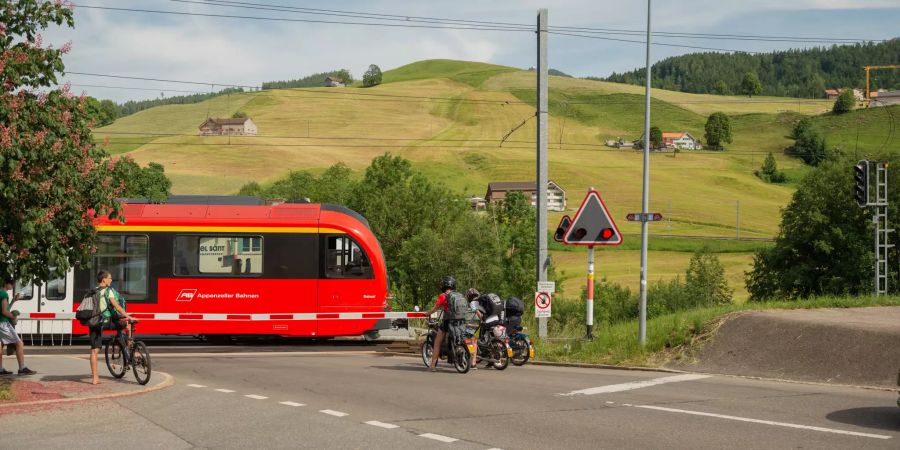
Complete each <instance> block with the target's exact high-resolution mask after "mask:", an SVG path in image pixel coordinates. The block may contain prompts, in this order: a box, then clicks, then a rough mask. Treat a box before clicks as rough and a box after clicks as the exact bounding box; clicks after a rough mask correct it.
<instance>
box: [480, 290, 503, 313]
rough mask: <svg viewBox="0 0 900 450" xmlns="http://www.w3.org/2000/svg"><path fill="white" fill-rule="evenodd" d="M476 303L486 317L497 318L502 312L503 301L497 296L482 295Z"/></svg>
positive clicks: (492, 294) (491, 294) (490, 294)
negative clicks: (478, 303) (479, 305)
mask: <svg viewBox="0 0 900 450" xmlns="http://www.w3.org/2000/svg"><path fill="white" fill-rule="evenodd" d="M478 301H479V302H480V303H481V307H482V308H484V310H485V312H486V315H487V316H499V315H500V312H501V311H503V300H500V297H499V296H497V294H494V293H488V294H484V295H482V296H481V297H480V298H479V299H478Z"/></svg>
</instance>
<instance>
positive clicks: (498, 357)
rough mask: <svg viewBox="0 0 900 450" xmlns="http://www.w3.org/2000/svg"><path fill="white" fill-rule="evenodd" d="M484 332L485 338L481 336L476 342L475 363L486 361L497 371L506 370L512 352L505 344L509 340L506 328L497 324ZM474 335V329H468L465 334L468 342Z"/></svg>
mask: <svg viewBox="0 0 900 450" xmlns="http://www.w3.org/2000/svg"><path fill="white" fill-rule="evenodd" d="M484 332H485V334H487V336H482V337H481V339H478V341H477V347H478V353H477V355H476V356H475V358H476V362H475V363H476V364H478V363H479V362H481V361H487V362H488V363H489V364H490V365H491V366H493V367H494V368H495V369H497V370H503V369H506V368H507V367H509V360H510V358H511V357H512V356H513V351H512V349H511V348H510V347H509V344H508V343H507V341H508V340H509V339H508V338H507V336H506V327H505V326H503V325H501V324H499V323H498V324H497V325H494V326H492V327H490V328H487V329H485V331H484ZM474 335H475V330H474V329H470V331H468V332H467V337H469V339H470V340H472V339H473V337H474Z"/></svg>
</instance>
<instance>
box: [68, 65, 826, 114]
mask: <svg viewBox="0 0 900 450" xmlns="http://www.w3.org/2000/svg"><path fill="white" fill-rule="evenodd" d="M67 73H68V74H71V75H85V76H97V77H110V78H125V79H133V80H145V81H158V82H165V83H182V84H197V85H204V86H209V85H213V86H223V87H225V86H228V87H246V86H241V85H236V84H219V83H213V82H200V81H181V80H163V79H159V78H145V77H133V76H124V75H112V74H96V73H86V72H67ZM72 86H78V87H93V88H98V89H102V88H111V89H133V90H139V91H166V92H182V93H191V94H209V92H208V91H186V90H176V89H164V88H159V89H154V88H142V87H136V86H134V87H133V86H109V85H99V84H76V83H72ZM276 91H277V95H279V96H283V97H297V98H304V99H310V98H312V99H328V100H335V98H333V97H316V96H311V95H291V94H292V93H294V92H308V93H311V94H330V95H347V96H367V97H387V98H398V99H407V100H409V101H411V102H414V103H418V102H420V101H443V102H449V103H458V102H462V103H484V104H500V105H507V104H516V105H524V106H529V107H533V105H532V103H530V102H524V101H522V100H518V99H516V100H486V99H466V98H453V97H429V96H415V95H399V94H376V93H370V92H349V90H348V91H340V92H339V91H326V90H320V89H308V88H279V89H265V90H262V91H245V92H243V93H244V94H253V93H259V92H272V93H276ZM216 93H218V92H214V94H216ZM235 94H240V92H238V93H235ZM688 94H689V93H688ZM620 95H634V96H639V94H629V93H611V94H601V96H603V97H606V96H620ZM689 95H704V94H689ZM653 98H654V99H656V100H657V101H661V102H665V103H668V104H672V105H706V104H710V105H719V104H786V105H797V104H801V105H810V104H819V103H827V102H828V100H826V99H796V100H753V99H746V100H745V99H733V98H732V99H722V100H718V99H717V100H682V101H678V100H665V99H663V98H660V97H653ZM338 100H354V101H367V100H380V99H369V98H345V99H338ZM147 101H153V100H152V99H151V100H147ZM386 101H388V100H386ZM389 101H394V100H389ZM397 101H400V100H397ZM637 101H639V100H638V99H635V100H634V101H631V100H625V101H621V100H620V101H610V100H601V101H582V102H578V101H568V100H567V101H566V103H567V104H569V105H598V106H604V105H630V104H634V103H635V102H637Z"/></svg>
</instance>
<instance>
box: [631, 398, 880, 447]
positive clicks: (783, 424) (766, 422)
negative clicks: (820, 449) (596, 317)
mask: <svg viewBox="0 0 900 450" xmlns="http://www.w3.org/2000/svg"><path fill="white" fill-rule="evenodd" d="M634 407H635V408H642V409H652V410H655V411H665V412H672V413H680V414H691V415H694V416H705V417H715V418H718V419H726V420H737V421H739V422H750V423H759V424H763V425H774V426H777V427H787V428H799V429H801V430H811V431H821V432H823V433H835V434H845V435H849V436H859V437H867V438H874V439H890V438H891V436H887V435H883V434H871V433H858V432H856V431H846V430H838V429H834V428H824V427H813V426H809V425H798V424H795V423H786V422H775V421H772V420H761V419H751V418H748V417H737V416H726V415H724V414H714V413H708V412H701V411H690V410H686V409H675V408H666V407H662V406H652V405H635V406H634Z"/></svg>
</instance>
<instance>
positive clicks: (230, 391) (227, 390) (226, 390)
mask: <svg viewBox="0 0 900 450" xmlns="http://www.w3.org/2000/svg"><path fill="white" fill-rule="evenodd" d="M216 392H224V393H226V394H230V393H232V392H234V391H232V390H231V389H216Z"/></svg>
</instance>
